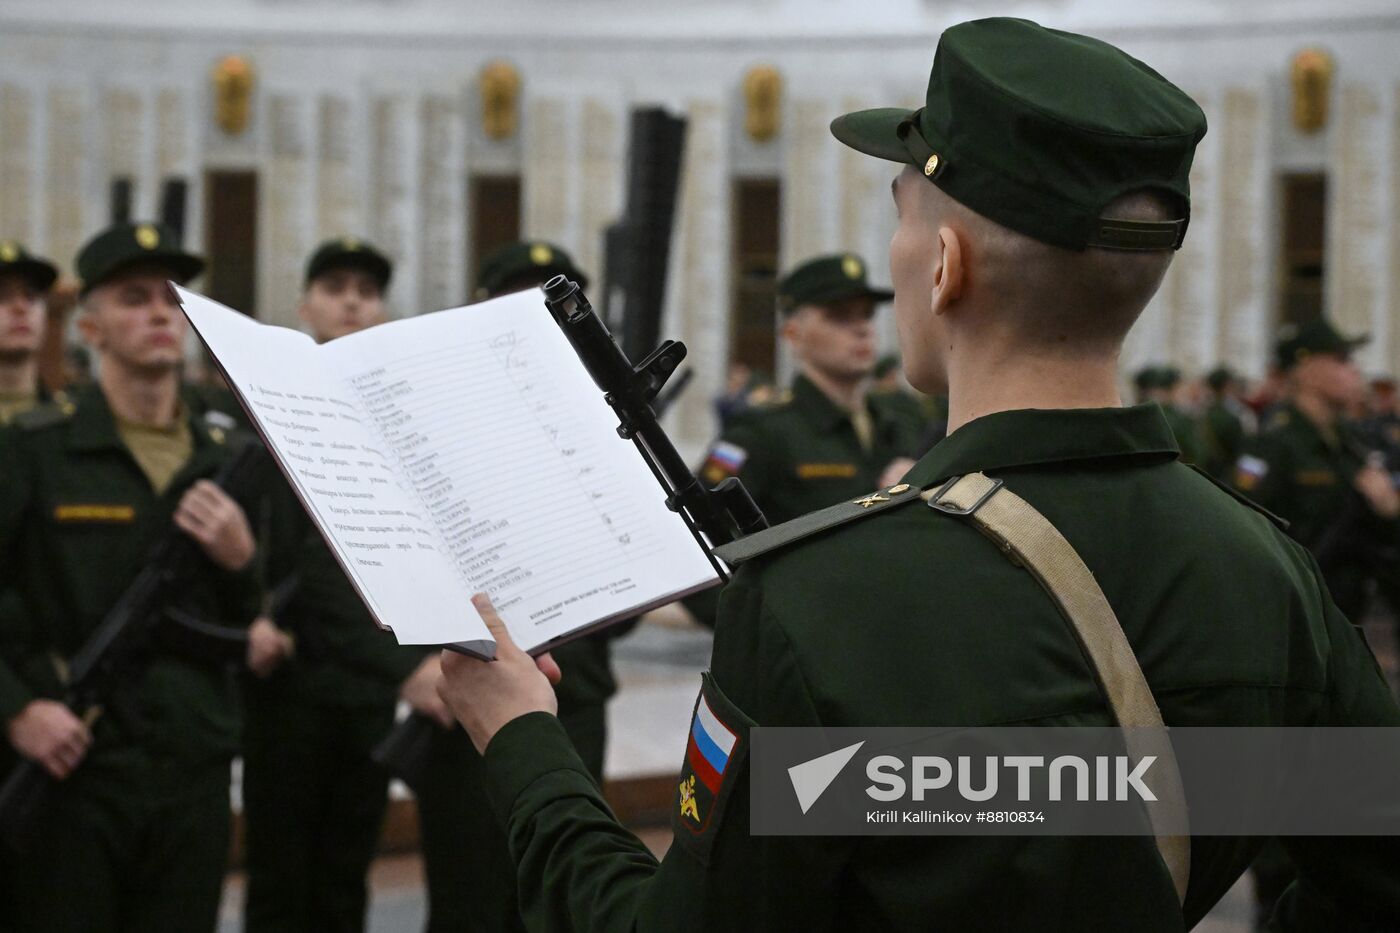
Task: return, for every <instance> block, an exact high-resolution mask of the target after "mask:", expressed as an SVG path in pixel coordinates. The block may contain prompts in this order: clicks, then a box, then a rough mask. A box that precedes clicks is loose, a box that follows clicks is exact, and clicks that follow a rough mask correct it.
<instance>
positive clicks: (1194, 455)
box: [1133, 366, 1205, 463]
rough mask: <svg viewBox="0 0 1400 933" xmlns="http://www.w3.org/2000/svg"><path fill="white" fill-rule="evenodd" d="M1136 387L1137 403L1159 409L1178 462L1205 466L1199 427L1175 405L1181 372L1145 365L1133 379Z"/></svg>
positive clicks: (1173, 367) (1172, 367)
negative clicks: (1179, 456) (1168, 428)
mask: <svg viewBox="0 0 1400 933" xmlns="http://www.w3.org/2000/svg"><path fill="white" fill-rule="evenodd" d="M1133 385H1134V386H1136V387H1137V400H1138V403H1139V404H1142V403H1144V402H1155V403H1156V404H1157V405H1160V406H1161V408H1162V414H1163V415H1164V416H1165V417H1166V419H1167V424H1168V425H1169V426H1170V427H1171V429H1172V436H1173V437H1175V438H1176V446H1177V447H1178V448H1179V449H1180V450H1181V459H1182V460H1183V461H1185V462H1186V463H1204V460H1205V451H1204V446H1203V444H1202V441H1201V433H1200V428H1199V426H1198V425H1197V424H1196V421H1195V419H1193V418H1192V417H1191V416H1190V415H1188V414H1187V413H1186V412H1184V411H1182V410H1181V406H1180V405H1179V404H1177V400H1176V391H1177V388H1178V387H1179V386H1180V385H1181V370H1179V369H1177V368H1176V367H1175V366H1147V367H1144V368H1143V369H1140V370H1138V373H1137V375H1136V376H1134V377H1133Z"/></svg>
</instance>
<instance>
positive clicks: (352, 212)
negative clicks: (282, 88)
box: [315, 95, 363, 242]
mask: <svg viewBox="0 0 1400 933" xmlns="http://www.w3.org/2000/svg"><path fill="white" fill-rule="evenodd" d="M356 142H357V141H356V139H355V127H354V114H353V113H352V110H351V103H350V101H348V100H346V99H345V98H343V97H338V96H333V95H326V96H323V97H321V99H320V100H319V101H317V104H316V149H317V151H316V236H315V239H316V241H317V242H320V241H321V240H325V239H329V238H330V237H334V236H355V235H358V234H361V233H362V231H361V229H360V227H361V220H360V218H361V216H362V214H363V210H362V208H363V204H362V199H361V197H360V186H358V185H357V184H356V183H355V169H354V162H353V160H354V146H355V144H356Z"/></svg>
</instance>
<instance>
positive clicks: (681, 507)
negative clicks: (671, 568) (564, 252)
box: [372, 275, 768, 787]
mask: <svg viewBox="0 0 1400 933" xmlns="http://www.w3.org/2000/svg"><path fill="white" fill-rule="evenodd" d="M544 293H545V304H546V305H547V306H548V308H549V311H550V314H552V315H553V316H554V320H555V323H557V324H558V325H559V328H560V329H561V330H562V331H563V332H564V336H565V337H567V338H568V340H569V343H570V345H572V346H573V348H574V352H575V353H577V354H578V356H579V359H580V360H581V361H582V362H583V365H584V368H585V369H587V370H588V374H589V375H590V376H591V377H592V378H593V381H594V383H595V384H596V385H597V386H598V388H599V389H601V390H602V391H603V397H604V399H605V400H606V401H607V403H608V404H609V405H610V406H612V409H613V411H614V412H615V413H616V414H617V418H618V427H617V433H618V435H619V436H620V437H622V438H623V439H625V440H630V441H632V442H633V443H634V444H635V445H636V446H637V450H638V452H639V453H641V455H642V459H643V460H645V461H646V463H647V466H648V467H650V468H651V472H652V475H654V476H655V477H656V480H657V482H658V483H660V484H661V488H662V489H663V490H664V491H665V493H666V505H667V507H668V508H670V509H671V511H673V512H676V513H678V514H679V515H680V517H681V520H682V521H684V522H685V524H686V527H687V528H689V529H690V531H691V534H693V535H694V536H695V539H696V541H698V542H699V543H700V546H701V547H703V548H704V549H705V553H706V554H707V555H709V554H710V552H711V550H712V549H713V548H716V547H719V546H720V545H721V544H726V543H728V542H730V541H733V540H734V539H736V538H739V537H742V536H744V535H748V534H752V533H754V532H756V531H761V530H762V529H764V528H766V527H768V522H767V520H766V519H764V517H763V513H762V512H761V511H759V509H758V506H757V505H755V504H754V501H753V499H752V498H751V497H750V496H749V493H748V490H746V489H745V488H744V486H743V484H742V483H741V482H739V479H738V478H737V477H733V476H731V477H729V478H728V479H726V480H725V481H724V482H722V483H720V484H719V485H718V486H715V487H713V488H708V487H706V486H705V485H704V484H703V483H701V481H700V479H699V478H698V477H697V476H696V475H695V474H694V473H693V472H692V471H691V469H690V467H689V466H687V465H686V462H685V459H684V458H682V457H681V455H680V452H679V451H677V450H676V448H675V445H674V444H672V443H671V439H670V438H669V437H667V436H666V432H665V431H664V430H662V428H661V423H660V420H659V419H660V415H659V413H658V412H657V410H656V399H657V396H658V394H659V393H661V390H662V387H663V386H664V385H665V384H666V380H667V379H668V378H669V377H670V376H671V374H672V373H674V372H675V371H676V368H677V366H679V365H680V362H681V360H683V359H685V344H683V343H680V342H679V341H675V340H666V341H663V342H662V343H661V345H660V346H658V347H657V348H656V349H655V350H654V351H652V352H651V354H649V355H648V356H647V358H646V359H644V360H642V362H641V363H638V364H636V365H635V366H634V365H633V364H632V361H631V360H630V359H628V357H627V354H626V353H624V352H623V350H622V348H621V347H619V346H618V345H617V342H616V341H615V340H614V339H613V336H612V333H611V332H610V331H609V330H608V328H607V325H606V324H604V323H603V320H602V318H600V317H599V316H598V314H597V313H596V312H595V311H594V310H593V307H592V305H590V304H589V302H588V298H587V297H586V296H585V295H584V294H583V290H582V289H581V288H579V286H578V284H577V283H576V282H573V281H570V280H569V279H568V278H566V277H565V276H562V275H559V276H555V277H554V278H553V279H550V280H549V281H548V282H546V283H545V286H544ZM710 562H711V564H713V565H714V567H715V570H716V571H717V572H718V573H719V574H720V576H721V577H722V578H723V577H725V576H726V573H725V570H724V567H723V566H722V565H721V564H720V563H719V562H718V561H716V560H715V558H714V557H713V556H710ZM436 728H437V725H436V724H435V723H434V722H433V721H432V719H430V718H429V717H427V716H424V715H423V714H421V713H412V714H411V715H409V717H408V718H407V719H405V720H403V721H402V722H400V723H399V724H398V725H397V726H395V727H394V729H393V731H392V732H390V733H389V735H388V736H387V737H386V738H385V739H384V740H383V741H381V742H380V743H379V745H378V746H376V747H375V749H374V751H373V753H372V756H373V758H374V760H375V761H377V762H378V763H379V764H380V765H381V766H383V767H384V768H385V769H387V770H388V771H389V773H390V774H392V775H393V776H395V777H397V778H399V779H400V780H402V781H403V782H404V783H405V784H407V785H408V786H409V787H416V786H417V784H418V781H419V779H420V778H421V777H422V775H423V769H424V766H425V760H424V759H425V757H426V755H427V751H428V746H429V744H430V742H431V741H432V735H433V730H434V729H436Z"/></svg>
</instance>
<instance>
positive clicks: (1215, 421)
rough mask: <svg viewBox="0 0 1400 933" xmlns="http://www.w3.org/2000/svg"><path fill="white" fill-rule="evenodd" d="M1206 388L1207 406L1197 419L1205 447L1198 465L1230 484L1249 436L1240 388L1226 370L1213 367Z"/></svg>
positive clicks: (1234, 378) (1231, 374)
mask: <svg viewBox="0 0 1400 933" xmlns="http://www.w3.org/2000/svg"><path fill="white" fill-rule="evenodd" d="M1206 388H1207V389H1208V390H1210V403H1209V404H1208V405H1207V406H1206V410H1205V414H1204V415H1203V416H1202V418H1201V435H1202V442H1203V444H1204V448H1205V461H1204V462H1203V463H1202V466H1203V467H1204V468H1205V470H1206V472H1208V473H1209V474H1210V475H1211V476H1214V477H1215V478H1216V479H1218V480H1220V481H1222V482H1230V481H1231V480H1232V479H1233V478H1234V475H1235V463H1236V462H1237V461H1238V460H1239V458H1240V454H1242V453H1244V443H1245V438H1246V437H1247V436H1248V433H1249V432H1248V431H1247V430H1246V428H1245V415H1246V414H1247V413H1248V411H1249V410H1248V409H1247V408H1245V405H1244V402H1242V401H1241V400H1240V397H1241V394H1242V392H1241V390H1242V388H1243V385H1242V384H1241V382H1240V379H1239V377H1238V376H1236V375H1235V374H1234V373H1233V372H1231V371H1230V369H1229V368H1228V367H1225V366H1217V367H1216V368H1215V369H1212V370H1211V371H1210V372H1209V373H1208V374H1207V375H1206Z"/></svg>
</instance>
